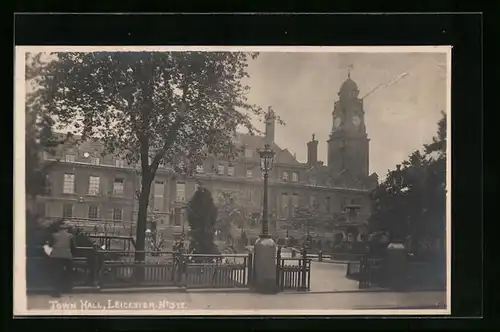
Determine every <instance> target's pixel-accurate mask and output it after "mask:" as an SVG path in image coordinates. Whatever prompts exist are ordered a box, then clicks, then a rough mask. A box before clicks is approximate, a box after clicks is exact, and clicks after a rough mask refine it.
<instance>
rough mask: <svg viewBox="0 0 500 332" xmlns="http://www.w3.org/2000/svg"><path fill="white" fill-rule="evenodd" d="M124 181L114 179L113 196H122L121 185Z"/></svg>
mask: <svg viewBox="0 0 500 332" xmlns="http://www.w3.org/2000/svg"><path fill="white" fill-rule="evenodd" d="M124 182H125V179H123V178H115V181H114V182H113V194H114V195H123V184H124Z"/></svg>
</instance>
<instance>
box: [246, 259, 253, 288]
mask: <svg viewBox="0 0 500 332" xmlns="http://www.w3.org/2000/svg"><path fill="white" fill-rule="evenodd" d="M247 268H248V277H247V278H248V282H247V283H248V286H252V285H253V255H252V253H251V252H249V253H248V261H247Z"/></svg>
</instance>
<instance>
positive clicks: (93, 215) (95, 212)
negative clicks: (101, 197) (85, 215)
mask: <svg viewBox="0 0 500 332" xmlns="http://www.w3.org/2000/svg"><path fill="white" fill-rule="evenodd" d="M97 218H99V207H98V206H97V205H89V219H97Z"/></svg>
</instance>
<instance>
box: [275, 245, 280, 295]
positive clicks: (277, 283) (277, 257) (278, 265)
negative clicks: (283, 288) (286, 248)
mask: <svg viewBox="0 0 500 332" xmlns="http://www.w3.org/2000/svg"><path fill="white" fill-rule="evenodd" d="M280 265H281V246H278V251H277V252H276V286H278V289H280V288H279V286H280V284H281V281H280V276H281V274H280V271H281V267H280Z"/></svg>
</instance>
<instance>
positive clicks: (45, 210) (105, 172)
mask: <svg viewBox="0 0 500 332" xmlns="http://www.w3.org/2000/svg"><path fill="white" fill-rule="evenodd" d="M364 115H365V111H364V108H363V100H362V99H360V98H359V90H358V87H357V84H356V83H355V82H354V81H353V80H352V79H351V78H350V75H348V78H347V80H346V81H345V82H344V83H343V84H342V86H341V87H340V91H339V92H338V100H337V101H335V102H334V104H333V112H332V127H331V129H330V128H325V130H330V136H329V139H328V141H327V142H325V143H326V144H327V146H328V155H327V156H326V157H327V163H326V165H325V164H324V163H323V162H321V161H320V160H319V159H318V145H319V144H320V143H319V142H318V141H317V140H316V139H315V136H314V135H312V139H311V141H309V142H307V143H306V144H305V145H306V147H307V161H306V162H299V161H297V159H296V158H295V156H294V155H293V154H292V153H291V152H290V151H289V150H287V149H286V148H282V147H280V146H278V145H277V144H276V142H275V131H276V129H277V128H276V117H275V114H274V113H273V111H272V110H270V111H269V113H268V114H267V115H266V126H265V134H264V135H262V136H258V135H249V134H241V133H237V134H235V137H234V144H235V145H236V146H238V147H240V148H241V154H240V155H239V156H238V158H236V160H232V161H227V160H221V159H218V158H216V157H210V158H207V159H206V160H205V161H204V162H203V164H201V165H199V166H198V167H197V168H196V172H195V174H193V175H190V176H186V175H183V174H177V173H176V172H174V171H173V169H172V168H171V167H168V165H160V167H159V168H158V172H157V174H156V178H155V180H154V181H153V183H152V188H151V198H150V211H149V216H150V218H149V219H150V220H154V222H155V224H156V225H157V226H156V227H157V228H158V229H162V230H165V232H166V234H171V235H172V236H177V235H178V234H180V233H181V232H182V231H183V230H187V229H188V226H187V220H186V213H185V207H186V203H187V202H188V201H189V199H190V198H191V197H192V195H193V194H194V192H195V190H196V188H197V186H199V185H203V187H205V188H207V189H209V190H210V191H211V192H212V195H213V197H214V201H215V203H216V204H218V203H219V200H220V197H221V196H222V194H223V193H231V194H232V195H234V196H235V197H237V198H238V199H237V201H238V202H239V204H241V205H242V209H243V210H244V211H245V214H246V215H248V220H252V219H253V220H254V221H255V220H257V222H254V223H253V224H252V225H251V224H250V223H245V224H243V225H240V226H239V227H241V230H245V232H246V233H247V234H250V235H251V236H255V237H256V236H258V229H259V220H260V214H261V210H262V192H263V177H262V175H261V171H260V166H259V165H260V158H259V154H258V149H261V148H263V147H264V145H265V144H269V145H270V147H271V148H272V149H273V151H274V152H275V164H274V167H273V169H272V171H271V174H270V175H269V211H270V218H269V220H270V231H271V233H272V234H274V235H275V236H277V237H284V236H285V233H287V229H288V230H289V232H291V233H293V234H295V235H294V236H295V237H298V236H300V233H303V232H304V230H303V229H300V230H297V229H292V227H290V225H291V224H293V223H294V218H295V217H296V216H295V212H296V211H297V209H298V208H299V207H304V206H307V207H309V209H318V210H320V211H318V212H320V213H321V214H322V215H323V216H325V215H326V216H327V217H328V218H330V220H331V226H332V227H331V228H332V231H331V232H330V231H328V232H325V231H324V230H322V229H312V230H311V233H312V234H313V236H314V235H316V236H327V237H331V236H333V233H336V232H342V233H346V232H348V231H349V229H353V228H355V229H357V230H358V231H359V230H362V229H363V227H365V225H366V223H367V220H368V217H369V215H370V211H371V202H370V192H371V190H372V189H373V188H374V187H375V186H376V185H377V183H378V178H377V175H376V174H375V173H373V174H371V175H370V174H369V150H370V149H369V143H370V139H369V138H368V135H367V128H366V124H365V116H364ZM100 151H102V148H101V144H100V143H99V142H93V141H92V142H86V143H82V144H79V145H77V146H69V145H68V146H63V147H61V148H60V149H59V150H58V151H57V152H56V154H55V155H45V156H44V159H45V160H46V162H54V160H57V162H55V163H54V165H53V166H52V167H51V168H50V172H49V174H48V179H49V182H50V184H51V188H50V189H51V190H50V191H49V193H48V194H47V195H45V196H42V197H39V198H38V204H37V206H38V211H39V213H41V214H43V215H45V216H46V217H54V218H57V217H62V218H65V219H74V220H80V221H82V222H85V223H94V224H102V223H110V224H122V225H129V226H128V227H129V228H133V226H131V225H133V224H134V222H135V220H136V218H137V208H138V201H137V190H138V189H139V188H140V186H139V183H140V182H139V181H140V167H139V166H138V165H128V164H127V163H126V162H125V161H124V160H122V159H120V158H119V157H116V156H102V155H101V153H100ZM308 230H309V229H308ZM253 233H255V234H253ZM328 234H329V235H328Z"/></svg>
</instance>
